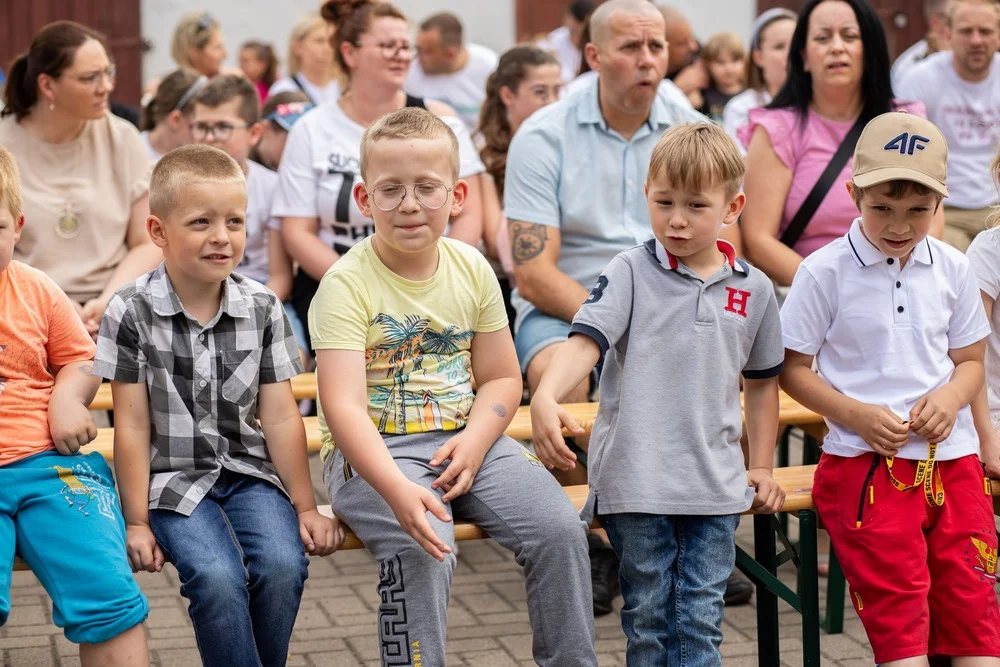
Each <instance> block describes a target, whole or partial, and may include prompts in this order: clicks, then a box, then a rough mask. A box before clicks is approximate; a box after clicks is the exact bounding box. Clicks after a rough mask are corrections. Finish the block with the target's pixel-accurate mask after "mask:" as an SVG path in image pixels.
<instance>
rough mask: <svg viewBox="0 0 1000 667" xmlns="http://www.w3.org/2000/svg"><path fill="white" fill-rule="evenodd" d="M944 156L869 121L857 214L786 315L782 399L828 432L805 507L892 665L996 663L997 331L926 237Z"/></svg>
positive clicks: (805, 271) (853, 189)
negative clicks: (985, 409)
mask: <svg viewBox="0 0 1000 667" xmlns="http://www.w3.org/2000/svg"><path fill="white" fill-rule="evenodd" d="M947 159H948V148H947V144H946V142H945V139H944V137H943V136H942V134H941V132H940V130H938V128H937V127H935V126H934V125H933V124H932V123H931V122H930V121H927V120H924V119H922V118H918V117H917V116H912V115H908V114H903V113H888V114H883V115H881V116H878V117H877V118H875V119H874V120H872V121H871V122H870V123H869V124H868V125H867V126H866V127H865V129H864V131H863V132H862V134H861V138H860V140H859V141H858V145H857V148H856V150H855V153H854V167H853V180H852V181H851V182H848V183H847V188H848V191H849V192H850V193H851V195H852V196H853V197H854V200H855V202H856V203H857V205H858V208H859V209H860V211H861V217H860V218H859V219H857V220H855V221H854V224H853V226H852V227H851V229H850V231H848V233H847V234H846V235H845V236H844V237H843V238H841V239H838V240H837V241H834V242H833V243H831V244H830V245H828V246H826V247H825V248H823V249H822V250H819V251H818V252H815V253H813V254H812V255H810V256H809V257H807V258H806V259H805V260H803V262H802V264H801V265H800V266H799V270H798V272H797V273H796V275H795V280H794V281H793V283H792V288H791V291H790V293H789V295H788V299H787V300H786V301H785V304H784V306H783V307H782V311H781V319H782V325H783V329H784V338H785V347H786V353H785V370H784V372H783V373H782V376H781V383H782V386H783V387H784V388H785V390H786V391H787V392H788V393H789V394H790V395H791V396H792V397H793V398H795V399H796V400H798V401H799V402H800V403H802V404H803V405H805V406H806V407H808V408H810V409H812V410H815V411H816V412H818V413H820V414H822V415H823V416H824V417H825V418H826V422H827V425H828V426H829V428H830V432H829V434H828V435H827V437H826V439H825V440H824V443H823V456H822V458H821V459H820V463H819V467H818V468H817V470H816V476H815V481H814V485H813V499H814V501H815V503H816V508H817V510H818V511H819V515H820V518H821V519H822V520H823V523H824V524H825V526H826V529H827V530H828V531H829V533H830V539H831V541H832V542H833V546H834V548H835V549H836V550H837V555H838V556H839V558H840V561H841V563H842V565H843V569H844V574H845V575H846V576H847V581H848V583H849V584H850V586H851V599H852V600H853V602H854V606H855V607H856V608H857V610H858V615H859V616H860V617H861V621H862V623H863V624H864V626H865V630H866V632H867V633H868V639H869V641H870V642H871V645H872V649H873V650H874V653H875V660H876V662H878V663H881V664H882V665H883V667H885V666H886V665H926V664H927V656H950V657H954V661H953V662H952V664H953V665H962V666H965V667H968V666H971V665H977V666H978V665H1000V659H998V656H1000V612H998V608H997V600H996V596H995V594H994V592H993V585H994V583H995V581H996V555H997V537H996V530H995V527H994V524H993V512H992V508H991V504H990V496H989V493H990V490H989V484H988V483H987V482H986V481H985V477H984V474H983V468H982V466H981V464H980V462H979V459H978V457H977V453H978V450H979V438H978V437H977V434H976V431H975V428H974V426H973V421H972V413H971V411H970V409H969V403H970V402H971V401H972V399H973V398H974V397H975V396H976V395H977V394H978V393H979V391H980V389H981V387H982V386H983V378H984V370H983V354H984V349H985V343H984V339H985V338H986V336H987V335H988V334H989V332H990V327H989V323H988V322H987V320H986V315H985V313H984V312H983V306H982V303H981V301H980V299H979V291H978V287H977V284H976V279H975V276H974V275H973V272H972V269H971V267H970V265H969V262H968V260H967V259H966V258H965V256H964V255H962V253H961V252H959V251H958V250H955V249H954V248H951V247H950V246H948V245H946V244H945V243H942V242H941V241H938V240H937V239H933V238H930V237H928V230H929V229H930V224H931V219H932V218H933V216H934V213H935V212H936V210H937V208H938V206H940V205H941V201H942V199H943V198H944V197H947V196H948V188H947V187H946V185H945V181H946V178H947ZM814 358H815V361H816V369H817V370H818V374H817V373H816V372H814V371H813V370H812V364H813V359H814ZM946 494H947V499H946Z"/></svg>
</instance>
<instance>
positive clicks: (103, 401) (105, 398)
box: [90, 373, 316, 410]
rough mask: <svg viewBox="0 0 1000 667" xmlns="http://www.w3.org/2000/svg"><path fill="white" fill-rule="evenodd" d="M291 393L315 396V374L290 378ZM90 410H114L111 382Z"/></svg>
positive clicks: (297, 396) (103, 386)
mask: <svg viewBox="0 0 1000 667" xmlns="http://www.w3.org/2000/svg"><path fill="white" fill-rule="evenodd" d="M291 382H292V395H293V396H295V400H296V401H303V400H305V399H307V398H316V374H315V373H300V374H299V375H296V376H295V377H293V378H292V380H291ZM90 409H91V410H114V400H113V399H112V397H111V383H109V382H104V383H102V384H101V386H100V387H99V388H98V389H97V395H96V396H95V397H94V400H93V401H92V402H91V403H90Z"/></svg>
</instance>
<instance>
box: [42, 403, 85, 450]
mask: <svg viewBox="0 0 1000 667" xmlns="http://www.w3.org/2000/svg"><path fill="white" fill-rule="evenodd" d="M49 433H50V434H51V435H52V442H53V443H55V446H56V451H58V452H59V453H60V454H63V455H69V454H75V453H76V452H78V451H80V448H81V447H83V446H84V445H86V444H87V443H88V442H92V441H93V440H94V438H96V437H97V427H96V426H94V418H93V417H92V416H91V415H90V411H89V410H87V406H85V405H83V404H82V403H81V402H80V401H79V400H77V399H73V398H63V397H60V395H59V394H58V393H53V394H52V398H51V399H50V400H49Z"/></svg>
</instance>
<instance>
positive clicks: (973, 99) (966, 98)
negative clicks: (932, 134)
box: [896, 51, 1000, 209]
mask: <svg viewBox="0 0 1000 667" xmlns="http://www.w3.org/2000/svg"><path fill="white" fill-rule="evenodd" d="M896 95H897V96H898V97H899V98H900V99H904V100H916V101H919V102H923V103H924V106H926V107H927V119H928V120H930V121H931V122H932V123H934V124H935V125H937V126H938V127H939V128H940V129H941V133H942V134H944V138H945V139H947V140H948V191H949V192H951V197H949V198H948V199H947V201H946V203H947V204H948V205H950V206H957V207H958V208H965V209H976V208H983V207H986V206H991V205H993V204H996V203H997V189H996V183H995V182H994V179H993V178H991V177H990V173H989V166H990V163H991V162H992V160H993V157H994V156H995V155H996V152H997V146H998V145H1000V54H996V55H994V56H993V65H992V67H991V69H990V74H989V76H988V77H986V78H985V79H984V80H982V81H978V82H975V83H972V82H969V81H964V80H962V79H961V78H959V76H958V74H957V73H956V72H955V67H954V65H953V64H952V54H951V52H950V51H942V52H940V53H935V54H932V55H929V56H927V58H925V59H924V61H923V62H921V63H918V64H916V65H914V66H913V67H912V68H911V69H910V70H909V72H907V73H906V75H905V76H904V77H903V80H902V81H900V84H899V87H898V88H897V90H896Z"/></svg>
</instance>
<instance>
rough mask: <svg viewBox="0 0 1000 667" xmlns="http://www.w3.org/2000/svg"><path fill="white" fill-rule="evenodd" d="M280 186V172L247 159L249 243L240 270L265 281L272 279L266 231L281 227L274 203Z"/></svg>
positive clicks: (238, 270)
mask: <svg viewBox="0 0 1000 667" xmlns="http://www.w3.org/2000/svg"><path fill="white" fill-rule="evenodd" d="M277 188H278V174H277V173H275V172H273V171H271V170H270V169H268V168H267V167H265V166H263V165H260V164H257V163H256V162H253V161H252V160H251V161H248V162H247V223H246V230H247V245H246V250H244V251H243V259H242V260H241V261H240V265H239V266H237V267H236V272H237V273H242V274H243V275H245V276H246V277H248V278H253V279H254V280H256V281H257V282H259V283H266V282H267V281H268V280H269V279H270V278H271V271H270V262H269V261H268V257H267V230H268V229H278V221H277V220H275V219H274V218H273V217H271V204H272V203H273V202H274V193H275V190H277Z"/></svg>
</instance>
